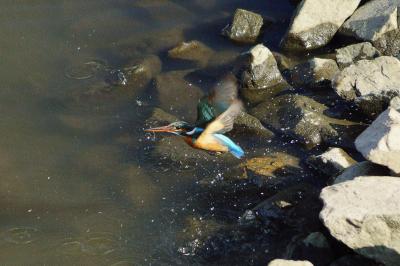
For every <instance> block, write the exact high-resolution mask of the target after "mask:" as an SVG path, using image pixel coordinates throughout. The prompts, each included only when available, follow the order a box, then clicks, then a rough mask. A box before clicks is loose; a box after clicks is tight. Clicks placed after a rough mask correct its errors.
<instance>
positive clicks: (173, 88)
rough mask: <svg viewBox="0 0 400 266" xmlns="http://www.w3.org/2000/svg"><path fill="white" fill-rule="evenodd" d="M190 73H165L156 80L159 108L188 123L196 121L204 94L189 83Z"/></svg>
mask: <svg viewBox="0 0 400 266" xmlns="http://www.w3.org/2000/svg"><path fill="white" fill-rule="evenodd" d="M189 73H190V72H189V71H169V72H164V73H161V74H159V75H157V77H156V78H155V89H156V91H157V97H158V101H159V103H160V104H159V107H160V108H162V109H163V110H166V111H168V112H170V113H171V114H173V115H176V116H178V117H179V118H181V119H183V120H187V121H194V120H195V119H196V115H197V110H196V106H197V103H198V101H199V99H200V98H201V97H202V95H203V93H202V91H201V89H200V88H199V87H197V86H196V85H195V84H193V83H191V82H189V81H187V80H186V79H185V76H186V75H187V74H189Z"/></svg>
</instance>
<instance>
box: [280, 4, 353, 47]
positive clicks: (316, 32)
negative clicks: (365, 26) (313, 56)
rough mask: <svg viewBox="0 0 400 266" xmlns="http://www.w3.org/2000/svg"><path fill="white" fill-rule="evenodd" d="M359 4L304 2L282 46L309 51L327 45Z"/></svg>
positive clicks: (300, 5)
mask: <svg viewBox="0 0 400 266" xmlns="http://www.w3.org/2000/svg"><path fill="white" fill-rule="evenodd" d="M359 3H360V0H346V1H343V0H304V1H302V2H301V3H300V4H299V5H298V6H297V9H296V12H295V14H294V16H293V18H292V22H291V25H290V27H289V30H288V33H287V34H286V36H285V38H284V40H283V42H282V45H283V47H284V48H285V49H290V50H310V49H316V48H319V47H322V46H324V45H326V44H327V43H328V42H329V41H330V40H331V39H332V37H333V36H334V35H335V33H336V32H337V30H338V29H339V28H340V26H341V25H342V24H343V22H344V21H345V20H346V19H347V18H348V17H350V16H351V14H353V12H354V10H356V8H357V6H358V5H359Z"/></svg>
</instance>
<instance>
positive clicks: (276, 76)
mask: <svg viewBox="0 0 400 266" xmlns="http://www.w3.org/2000/svg"><path fill="white" fill-rule="evenodd" d="M242 56H243V57H245V59H244V61H245V70H244V71H243V73H242V82H243V85H244V87H245V88H246V89H251V90H252V89H266V88H269V87H273V86H276V85H277V84H279V83H282V82H283V78H282V75H281V72H280V71H279V69H278V65H277V63H276V60H275V57H274V55H273V54H272V52H271V51H270V50H269V49H268V48H267V47H265V46H264V45H262V44H258V45H256V46H254V47H253V48H251V49H250V51H249V52H248V53H246V54H244V55H242Z"/></svg>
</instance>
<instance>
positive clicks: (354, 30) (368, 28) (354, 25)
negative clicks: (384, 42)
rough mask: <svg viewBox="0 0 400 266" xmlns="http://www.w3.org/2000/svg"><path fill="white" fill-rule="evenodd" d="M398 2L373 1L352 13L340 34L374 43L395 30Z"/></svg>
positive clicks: (391, 0) (397, 0) (393, 0)
mask: <svg viewBox="0 0 400 266" xmlns="http://www.w3.org/2000/svg"><path fill="white" fill-rule="evenodd" d="M399 5H400V1H399V0H373V1H370V2H368V3H366V4H365V5H363V6H362V7H360V8H359V9H357V10H356V12H354V14H353V15H352V16H351V17H350V18H349V19H348V20H347V21H346V22H345V23H344V24H343V26H342V28H341V29H340V32H341V33H342V34H345V35H349V36H353V37H355V38H358V39H360V40H364V41H375V40H377V39H378V38H380V37H381V36H382V35H383V34H385V33H386V32H388V31H391V30H395V29H397V9H398V6H399Z"/></svg>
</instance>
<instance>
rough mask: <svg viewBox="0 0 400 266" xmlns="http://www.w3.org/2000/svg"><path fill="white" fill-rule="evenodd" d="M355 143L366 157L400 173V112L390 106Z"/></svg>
mask: <svg viewBox="0 0 400 266" xmlns="http://www.w3.org/2000/svg"><path fill="white" fill-rule="evenodd" d="M355 144H356V148H357V150H358V151H359V152H360V153H361V154H362V155H363V156H364V157H365V158H367V159H368V160H370V161H372V162H374V163H377V164H381V165H385V166H387V167H389V168H390V169H391V170H393V171H394V172H395V173H396V174H400V112H398V111H397V110H396V109H394V108H392V107H389V108H388V109H387V110H386V111H385V112H383V113H382V114H380V115H379V116H378V118H377V119H376V120H375V121H374V122H373V123H372V124H371V125H370V126H369V127H368V128H367V129H366V130H365V131H364V132H363V133H362V134H361V135H360V136H359V137H358V138H357V139H356V141H355Z"/></svg>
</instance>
